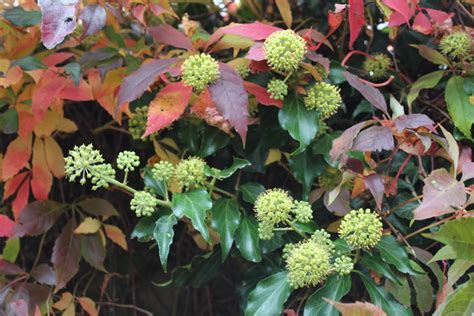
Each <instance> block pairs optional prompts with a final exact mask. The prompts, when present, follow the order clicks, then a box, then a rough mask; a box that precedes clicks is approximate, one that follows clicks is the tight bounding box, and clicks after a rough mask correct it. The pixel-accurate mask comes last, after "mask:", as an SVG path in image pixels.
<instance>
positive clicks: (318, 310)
mask: <svg viewBox="0 0 474 316" xmlns="http://www.w3.org/2000/svg"><path fill="white" fill-rule="evenodd" d="M351 284H352V281H351V277H350V276H349V275H345V276H341V277H340V276H337V275H332V276H330V277H329V278H328V279H327V280H326V281H325V282H324V284H323V286H321V287H320V288H319V289H317V290H316V291H315V292H314V293H313V294H311V296H310V297H309V298H308V301H307V302H306V304H305V306H304V316H313V315H324V316H337V315H339V312H338V311H337V309H336V308H335V307H334V306H333V305H331V304H329V303H328V302H326V301H325V300H323V297H325V298H327V299H330V300H333V301H339V300H341V299H342V298H343V297H344V295H346V294H347V293H348V292H349V290H350V289H351Z"/></svg>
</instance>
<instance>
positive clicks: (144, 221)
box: [130, 207, 171, 241]
mask: <svg viewBox="0 0 474 316" xmlns="http://www.w3.org/2000/svg"><path fill="white" fill-rule="evenodd" d="M161 210H166V211H163V212H161ZM170 213H171V211H170V210H169V209H168V208H164V207H163V208H160V209H159V210H158V211H157V212H154V213H153V214H151V215H150V216H145V217H142V218H140V220H139V221H138V223H137V225H135V228H134V229H133V232H132V234H131V236H130V237H131V238H137V239H138V240H140V241H149V240H150V239H151V238H153V231H154V230H155V225H156V221H157V220H158V218H160V217H161V216H165V215H169V214H170Z"/></svg>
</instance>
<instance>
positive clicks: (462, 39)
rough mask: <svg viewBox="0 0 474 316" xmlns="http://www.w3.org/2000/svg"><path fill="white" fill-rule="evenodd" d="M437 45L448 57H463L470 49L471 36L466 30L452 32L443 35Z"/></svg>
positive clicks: (467, 54)
mask: <svg viewBox="0 0 474 316" xmlns="http://www.w3.org/2000/svg"><path fill="white" fill-rule="evenodd" d="M439 47H440V48H441V52H442V53H443V54H444V55H445V56H447V57H449V58H450V59H453V60H455V59H463V58H466V57H468V56H469V54H470V52H471V50H472V38H471V36H470V35H469V34H468V33H466V32H462V31H460V32H454V33H451V34H448V35H446V36H445V37H443V38H442V39H441V42H440V44H439Z"/></svg>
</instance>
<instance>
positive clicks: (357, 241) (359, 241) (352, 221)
mask: <svg viewBox="0 0 474 316" xmlns="http://www.w3.org/2000/svg"><path fill="white" fill-rule="evenodd" d="M382 226H383V225H382V220H381V219H380V216H379V215H378V214H377V213H374V212H372V211H371V210H369V209H366V210H364V209H362V208H361V209H359V210H352V211H350V212H349V213H348V214H346V215H345V216H344V218H343V220H342V221H341V225H340V226H339V236H340V237H341V238H342V239H344V240H345V241H346V242H347V244H348V245H349V246H351V247H352V248H355V249H370V248H373V247H375V246H376V245H377V243H378V242H379V241H380V238H382Z"/></svg>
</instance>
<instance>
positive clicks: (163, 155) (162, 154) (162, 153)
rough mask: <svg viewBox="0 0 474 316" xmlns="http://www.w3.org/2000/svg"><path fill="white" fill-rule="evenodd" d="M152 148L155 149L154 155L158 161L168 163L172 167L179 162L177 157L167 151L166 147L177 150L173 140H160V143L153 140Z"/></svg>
mask: <svg viewBox="0 0 474 316" xmlns="http://www.w3.org/2000/svg"><path fill="white" fill-rule="evenodd" d="M162 144H163V145H162ZM173 145H174V146H173ZM153 146H154V147H155V152H156V155H157V156H158V157H159V158H160V160H166V161H169V162H171V163H172V164H173V165H176V164H177V163H178V162H179V157H178V156H177V155H176V154H175V153H173V152H172V151H170V150H169V149H168V147H172V148H177V146H176V143H174V141H173V140H171V139H167V138H165V139H163V140H161V141H160V142H158V141H156V140H153Z"/></svg>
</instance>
